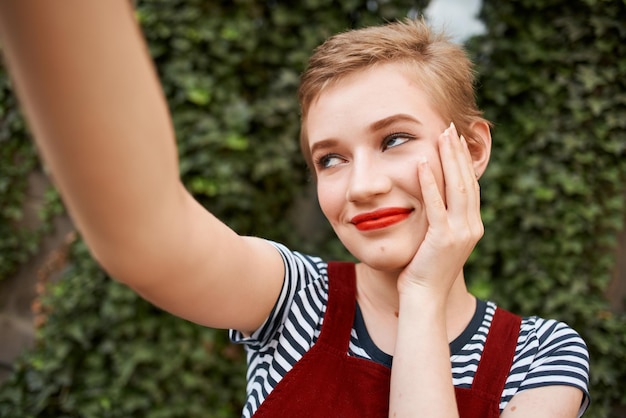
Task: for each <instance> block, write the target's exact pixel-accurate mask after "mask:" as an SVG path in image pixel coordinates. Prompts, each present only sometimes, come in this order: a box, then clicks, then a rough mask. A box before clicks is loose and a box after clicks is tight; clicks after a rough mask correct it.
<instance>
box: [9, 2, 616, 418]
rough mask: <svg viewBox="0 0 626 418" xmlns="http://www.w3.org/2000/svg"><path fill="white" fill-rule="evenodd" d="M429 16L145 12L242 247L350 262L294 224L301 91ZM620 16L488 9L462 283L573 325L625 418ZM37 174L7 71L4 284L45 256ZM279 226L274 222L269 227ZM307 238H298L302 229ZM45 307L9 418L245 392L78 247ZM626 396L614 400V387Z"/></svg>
mask: <svg viewBox="0 0 626 418" xmlns="http://www.w3.org/2000/svg"><path fill="white" fill-rule="evenodd" d="M425 3H426V2H415V1H408V0H407V1H394V2H389V1H384V0H379V1H362V0H361V1H359V0H353V1H337V0H335V1H333V0H308V1H302V2H298V3H297V4H296V3H294V4H286V3H284V2H280V1H270V2H264V1H263V2H262V1H244V0H240V1H234V2H226V1H221V2H203V1H200V0H190V1H174V0H168V1H166V0H160V1H157V0H141V1H139V2H137V4H136V9H137V18H138V20H139V22H140V23H141V25H142V27H143V29H144V34H145V36H146V38H147V40H148V42H149V45H150V51H151V54H152V56H153V58H154V60H155V62H156V65H157V68H158V71H159V74H160V76H161V79H162V85H163V89H164V91H165V94H166V96H167V99H168V102H169V105H170V109H171V111H172V115H173V119H174V125H175V128H176V132H177V135H178V138H179V143H178V145H179V152H180V156H181V176H182V178H183V180H184V182H185V184H186V185H187V186H188V187H189V189H190V190H191V191H192V192H193V193H194V195H195V196H196V197H197V198H198V199H199V200H200V201H201V202H202V203H203V204H204V205H205V206H206V207H208V208H209V209H210V210H211V211H213V212H214V213H215V214H216V215H217V216H219V217H220V218H221V219H223V220H224V221H225V222H227V223H228V224H229V225H231V226H232V227H233V228H235V229H236V230H237V231H238V232H240V233H242V234H253V235H260V236H264V237H267V238H270V239H275V240H279V241H281V242H284V243H286V244H287V245H289V246H291V247H292V248H294V249H298V250H301V251H307V252H315V253H316V254H322V255H325V256H328V257H342V256H345V253H343V252H342V251H341V250H340V249H338V247H339V246H338V245H337V242H336V240H334V239H332V235H331V234H330V231H329V230H326V231H324V233H322V234H321V235H320V236H321V237H322V239H315V240H313V241H311V240H310V239H308V238H309V237H308V236H306V235H305V234H302V233H298V232H297V231H299V229H298V228H295V227H294V223H293V221H292V220H291V219H292V218H293V216H288V214H290V213H293V211H294V210H295V209H294V206H293V205H294V201H295V200H296V199H297V198H299V197H301V196H302V194H303V193H304V191H305V190H306V189H307V185H308V182H309V179H308V175H307V173H306V168H305V165H304V162H303V160H302V159H301V157H300V155H299V149H298V139H297V138H298V129H299V126H298V119H299V114H298V109H297V102H296V88H297V84H298V76H299V73H300V71H301V70H302V69H303V67H304V65H305V63H306V59H307V57H308V55H309V54H310V52H311V51H312V49H313V48H314V47H315V46H316V45H317V44H319V43H320V42H321V41H322V40H323V39H325V38H326V37H327V36H329V35H331V34H333V33H335V32H338V31H342V30H345V29H348V28H350V27H356V26H363V25H368V24H373V23H380V22H382V21H384V20H391V19H395V18H400V17H403V16H405V15H406V14H407V12H408V11H409V10H410V9H412V10H414V11H415V10H421V9H422V8H423V7H424V6H425ZM624 16H626V3H625V2H624V1H623V0H614V1H601V0H576V1H565V0H563V1H560V0H543V1H541V0H525V1H522V0H515V1H513V0H511V1H508V2H497V1H491V0H488V1H485V2H484V9H483V13H482V18H483V20H484V22H485V23H486V25H487V28H488V32H487V33H486V34H485V35H483V36H481V37H478V38H475V39H473V40H472V42H471V43H470V44H469V48H470V51H471V53H472V54H473V55H474V56H475V59H476V61H477V62H478V66H479V68H478V69H479V74H480V81H481V82H480V86H479V87H480V89H479V98H480V101H481V106H482V107H483V108H484V109H485V111H486V116H487V117H488V118H489V119H491V120H493V121H494V122H495V123H496V126H495V128H494V131H493V137H494V145H493V154H492V162H491V164H490V167H489V169H488V171H487V173H486V175H485V176H484V177H483V179H482V180H481V184H482V187H483V198H484V204H483V208H484V209H483V215H484V222H485V227H486V231H487V232H486V235H485V237H484V239H483V240H482V241H481V243H480V244H479V246H478V248H477V250H476V252H475V253H474V255H473V257H472V259H471V260H470V263H469V267H468V277H470V280H471V283H470V284H471V287H472V289H473V290H474V291H475V292H476V293H478V294H479V296H482V297H489V298H493V299H494V300H496V301H498V303H500V304H501V305H503V306H505V307H507V308H509V309H512V310H514V311H517V312H519V313H522V314H540V315H542V316H546V317H557V318H559V319H562V320H564V321H566V322H568V323H569V324H570V325H572V326H574V328H576V329H577V330H578V331H579V332H580V333H581V334H582V335H583V337H584V338H585V340H586V341H587V343H588V345H589V348H590V352H591V355H592V389H591V390H592V396H593V406H592V408H591V409H590V411H589V413H588V416H590V417H605V416H609V410H610V408H611V406H614V405H623V406H624V405H626V396H625V395H624V391H623V388H622V384H623V382H625V381H626V362H625V361H624V360H625V359H626V317H625V316H624V314H623V313H616V312H611V310H610V308H609V306H608V303H607V301H606V299H605V297H604V292H605V291H606V288H607V283H608V281H609V279H610V275H611V272H612V270H613V268H614V261H615V260H614V255H615V244H616V237H617V234H618V232H619V231H620V230H621V229H622V228H623V227H624V225H623V221H624V217H625V215H626V209H625V204H626V186H625V185H626V85H625V83H626V50H625V49H626V46H624V45H626V43H625V42H624V41H625V40H626V26H625V23H624V22H625V19H624ZM33 170H41V168H40V166H39V164H38V161H37V157H36V153H35V151H34V149H33V146H32V143H31V141H30V140H28V133H27V130H26V127H25V124H24V121H23V119H22V117H21V115H20V113H19V111H18V109H17V104H16V102H15V99H14V96H13V95H12V92H11V87H10V83H9V81H8V79H7V75H6V73H5V72H4V69H2V68H0V279H1V278H3V277H8V276H9V275H11V274H12V273H13V272H15V270H16V268H17V267H19V266H20V265H22V264H23V263H25V262H27V261H28V258H29V256H30V255H32V254H33V253H35V252H36V250H37V248H38V243H39V239H40V237H41V236H42V235H43V234H45V233H46V232H47V230H48V228H49V222H48V220H49V219H50V217H51V216H52V215H53V214H55V213H57V212H58V208H59V204H58V200H57V199H56V198H55V195H54V193H51V194H50V199H49V203H47V204H46V205H45V206H44V208H43V211H42V217H43V219H44V222H43V223H42V225H43V226H42V227H41V228H38V229H37V230H27V229H25V228H23V226H22V225H21V223H20V218H21V216H22V210H23V202H24V198H25V193H26V190H27V189H26V186H27V176H28V174H29V173H31V172H32V171H33ZM277 220H279V222H277ZM300 222H301V221H300ZM70 260H71V262H70V264H69V267H68V269H67V270H66V271H65V273H64V275H63V278H62V280H60V281H59V282H58V283H57V284H55V285H53V286H51V287H50V289H49V290H48V292H47V293H46V294H45V295H44V297H43V301H42V302H43V305H44V307H45V309H46V312H47V321H46V323H45V325H44V326H43V327H41V328H40V329H39V331H38V343H37V346H36V347H35V349H33V350H31V351H29V352H28V353H25V355H24V356H23V357H22V358H21V359H20V361H19V362H18V364H17V366H16V371H15V373H14V375H13V377H12V379H11V380H10V381H9V382H7V384H5V385H4V386H3V387H2V388H1V390H0V416H2V417H5V416H6V417H130V416H136V417H140V416H141V417H153V418H161V417H163V418H165V417H200V416H202V417H206V416H211V417H232V416H237V415H238V413H239V410H240V407H241V402H242V399H243V395H244V391H245V370H244V369H245V366H244V362H243V353H242V351H241V349H240V348H238V347H233V346H231V345H229V344H228V343H227V340H226V338H225V333H224V332H223V331H215V330H210V329H205V328H201V327H198V326H195V325H193V324H190V323H188V322H185V321H182V320H180V319H177V318H174V317H172V316H170V315H168V314H166V313H163V312H161V311H159V310H158V309H156V308H154V307H152V306H151V305H149V304H148V303H146V302H144V301H142V300H141V299H140V298H138V297H137V296H136V295H135V294H134V293H132V292H131V291H129V290H128V289H126V288H125V287H124V286H122V285H119V284H117V283H116V282H114V281H112V280H110V279H109V278H107V277H106V275H105V274H104V273H103V272H102V271H101V270H100V269H99V268H98V267H97V266H96V264H95V263H94V262H93V261H92V260H91V258H90V257H89V255H88V252H87V251H86V249H85V248H84V245H83V244H82V243H81V242H80V241H78V242H77V243H75V244H74V245H73V246H72V249H71V254H70ZM620 383H622V384H620Z"/></svg>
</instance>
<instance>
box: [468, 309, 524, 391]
mask: <svg viewBox="0 0 626 418" xmlns="http://www.w3.org/2000/svg"><path fill="white" fill-rule="evenodd" d="M521 322H522V318H521V317H519V316H517V315H515V314H512V313H511V312H508V311H506V310H504V309H501V308H496V312H495V314H494V316H493V320H492V321H491V326H490V327H489V332H488V333H487V340H486V341H485V348H484V350H483V354H482V356H481V359H480V362H479V363H478V370H476V375H475V376H474V382H473V383H472V389H476V390H479V391H481V392H487V393H492V394H494V395H497V396H498V398H499V397H500V396H501V395H502V392H503V391H504V385H505V384H506V379H507V377H508V376H509V372H510V370H511V366H512V365H513V358H514V357H515V349H516V348H517V339H518V337H519V332H520V326H521Z"/></svg>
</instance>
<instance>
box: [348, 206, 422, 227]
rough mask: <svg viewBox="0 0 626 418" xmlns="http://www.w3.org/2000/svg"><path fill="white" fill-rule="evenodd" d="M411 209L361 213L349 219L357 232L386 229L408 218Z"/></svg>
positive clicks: (386, 209)
mask: <svg viewBox="0 0 626 418" xmlns="http://www.w3.org/2000/svg"><path fill="white" fill-rule="evenodd" d="M411 212H413V209H407V208H384V209H379V210H375V211H373V212H367V213H361V214H359V215H356V216H355V217H354V218H352V219H350V223H352V224H354V226H356V228H357V229H358V230H359V231H371V230H373V229H381V228H386V227H388V226H390V225H393V224H396V223H398V222H401V221H403V220H405V219H406V218H408V217H409V215H410V214H411Z"/></svg>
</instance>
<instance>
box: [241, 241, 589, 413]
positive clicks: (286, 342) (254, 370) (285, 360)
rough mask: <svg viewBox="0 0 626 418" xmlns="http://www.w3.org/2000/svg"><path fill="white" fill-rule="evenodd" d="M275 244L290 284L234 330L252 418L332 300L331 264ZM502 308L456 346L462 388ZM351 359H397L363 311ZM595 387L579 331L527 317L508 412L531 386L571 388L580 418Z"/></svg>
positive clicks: (509, 384)
mask: <svg viewBox="0 0 626 418" xmlns="http://www.w3.org/2000/svg"><path fill="white" fill-rule="evenodd" d="M274 245H275V246H276V248H277V249H278V251H279V252H280V254H281V256H282V258H283V261H284V264H285V280H284V283H283V287H282V290H281V292H280V295H279V297H278V300H277V302H276V305H275V306H274V309H273V310H272V312H271V313H270V315H269V317H268V318H267V320H266V321H265V322H264V324H263V325H262V326H261V327H260V328H259V329H258V330H256V331H255V332H254V333H253V334H252V335H250V336H245V335H243V334H242V333H241V332H238V331H235V330H231V331H230V338H231V340H232V341H233V342H235V343H241V344H244V346H245V349H246V352H247V361H248V372H247V381H248V384H247V390H246V392H247V397H246V403H245V405H244V409H243V413H242V416H243V417H246V418H249V417H252V415H253V414H254V412H255V411H256V410H257V408H258V407H259V405H260V404H261V402H263V400H264V399H265V398H267V396H268V395H269V393H270V392H271V391H272V389H273V388H274V387H276V385H277V384H278V382H280V380H281V379H282V377H283V376H285V374H287V372H289V370H291V368H292V367H293V365H294V364H295V363H296V362H297V361H298V360H300V359H301V358H302V356H303V355H304V354H305V353H306V352H307V351H308V350H309V349H310V348H311V347H312V346H313V344H315V342H316V341H317V339H318V337H319V335H320V331H321V329H322V323H323V319H324V312H325V311H326V303H327V301H328V273H327V263H326V262H325V261H323V260H321V259H320V258H317V257H311V256H307V255H303V254H300V253H298V252H293V251H290V250H289V249H287V248H286V247H284V246H283V245H280V244H274ZM495 309H496V305H495V304H494V303H493V302H483V301H478V303H477V308H476V312H475V314H474V317H473V318H472V320H471V322H470V324H469V325H468V326H467V328H466V329H465V331H464V332H463V333H461V335H459V336H458V337H457V338H456V339H455V340H454V341H452V342H451V343H450V352H451V357H450V360H451V362H452V375H453V376H452V377H453V383H454V385H455V386H458V387H465V388H469V387H470V386H471V384H472V380H473V378H474V374H475V373H476V370H477V367H478V362H479V360H480V356H481V353H482V350H483V348H484V344H485V340H486V336H487V332H488V330H489V326H490V325H491V320H492V318H493V315H494V312H495ZM348 354H349V355H353V356H356V357H361V358H365V359H370V360H372V361H375V362H378V363H381V364H384V365H387V366H388V367H391V362H392V357H391V356H390V355H388V354H386V353H384V352H383V351H382V350H380V349H379V348H378V347H376V345H375V344H374V343H373V341H372V339H371V338H370V336H369V334H368V332H367V329H366V327H365V323H364V321H363V318H362V316H361V313H360V310H359V308H358V306H357V310H356V315H355V319H354V324H353V326H352V334H351V339H350V347H349V353H348ZM588 383H589V356H588V353H587V347H586V345H585V343H584V341H583V340H582V338H581V337H580V336H579V335H578V334H577V333H576V331H574V330H573V329H572V328H570V327H569V326H567V325H566V324H564V323H562V322H558V321H555V320H546V319H542V318H539V317H536V316H532V317H526V318H523V320H522V326H521V330H520V334H519V337H518V340H517V348H516V350H515V357H514V360H513V365H512V367H511V372H510V373H509V376H508V378H507V380H506V385H505V389H504V391H503V392H502V397H501V400H500V410H501V411H502V410H504V408H505V407H506V405H507V403H508V402H509V401H510V400H511V398H512V397H513V395H515V394H516V393H517V392H519V391H522V390H524V389H531V388H536V387H541V386H550V385H567V386H574V387H577V388H579V389H580V390H582V391H583V393H584V394H585V396H584V399H583V402H582V405H581V407H580V411H579V415H578V416H581V415H582V413H583V412H584V411H585V410H586V409H587V407H588V405H589V393H588V389H587V388H588Z"/></svg>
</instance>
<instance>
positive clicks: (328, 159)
mask: <svg viewBox="0 0 626 418" xmlns="http://www.w3.org/2000/svg"><path fill="white" fill-rule="evenodd" d="M344 161H345V160H344V159H343V158H341V157H340V156H339V155H337V154H326V155H323V156H321V157H319V158H317V159H316V160H315V165H316V166H317V167H318V168H319V169H321V170H323V169H325V168H332V167H335V166H336V165H339V164H341V163H342V162H344Z"/></svg>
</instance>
